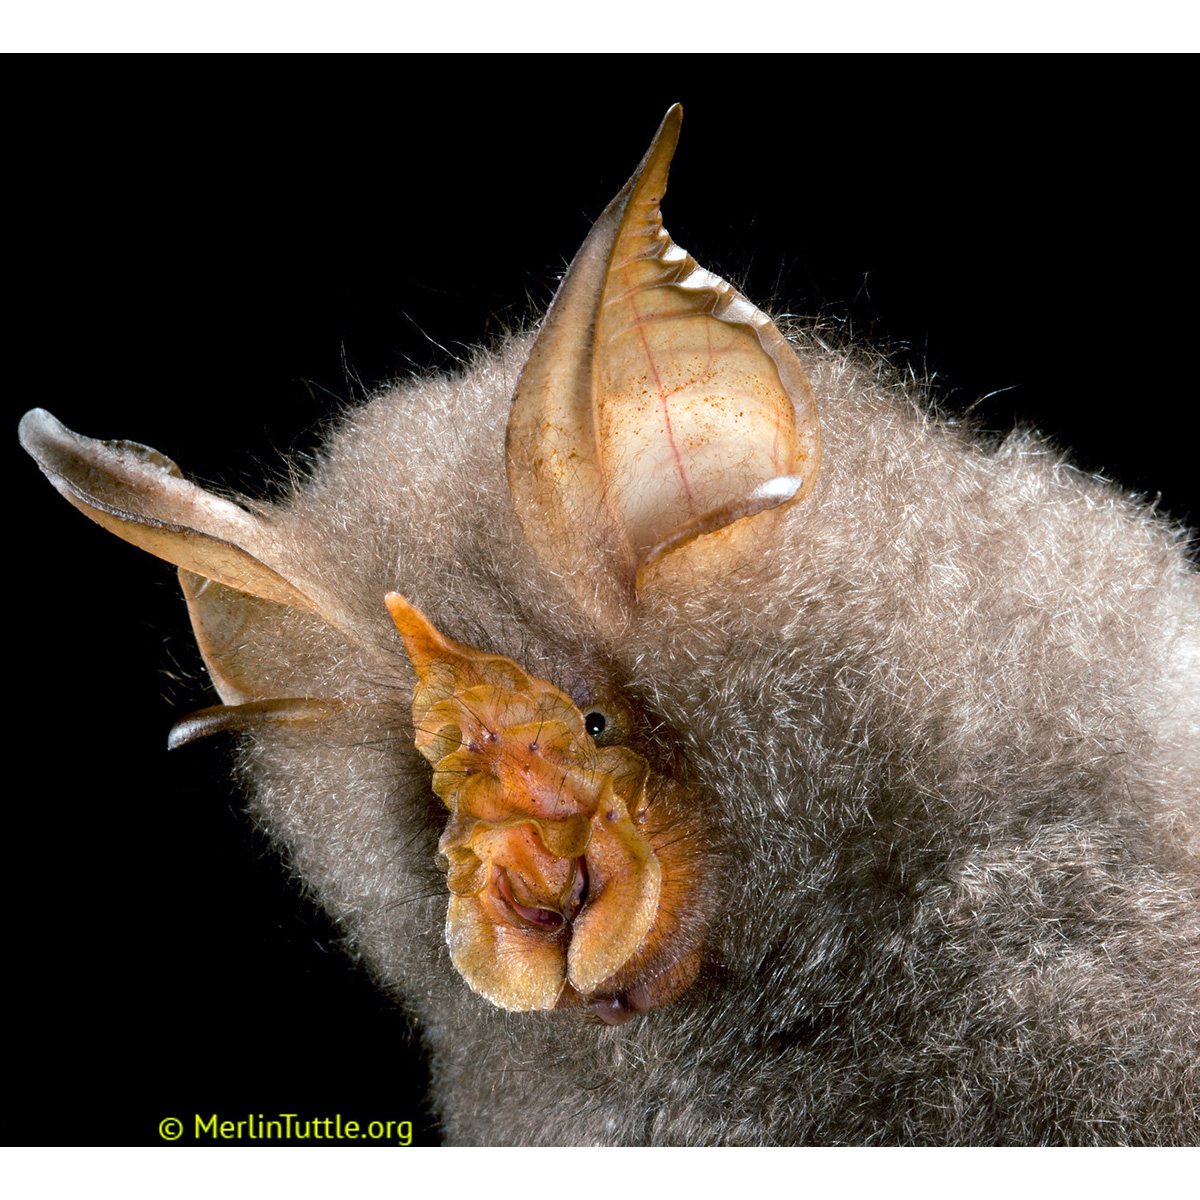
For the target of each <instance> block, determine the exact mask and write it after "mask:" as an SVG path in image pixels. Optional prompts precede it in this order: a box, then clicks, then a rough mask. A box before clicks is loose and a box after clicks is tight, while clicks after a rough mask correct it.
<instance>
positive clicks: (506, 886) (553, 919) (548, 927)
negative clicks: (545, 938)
mask: <svg viewBox="0 0 1200 1200" xmlns="http://www.w3.org/2000/svg"><path fill="white" fill-rule="evenodd" d="M496 887H497V889H498V890H499V892H500V895H501V896H502V897H503V898H504V901H505V903H506V904H507V905H508V906H509V907H510V908H511V909H512V910H513V912H515V913H516V914H517V916H519V917H521V918H523V919H524V920H526V921H528V922H529V923H530V924H531V925H534V926H536V927H537V928H538V929H541V930H544V931H545V932H546V933H557V932H558V931H559V930H560V929H561V928H562V927H563V926H564V925H565V924H566V923H567V918H566V917H564V916H563V915H562V913H560V912H558V911H556V910H555V909H553V908H536V907H534V906H533V905H529V904H522V903H521V902H520V901H519V900H518V899H517V898H516V897H515V896H514V895H513V891H512V885H511V884H510V883H509V881H508V875H507V874H506V873H505V872H504V871H497V872H496Z"/></svg>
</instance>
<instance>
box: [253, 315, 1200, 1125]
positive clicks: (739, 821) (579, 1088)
mask: <svg viewBox="0 0 1200 1200" xmlns="http://www.w3.org/2000/svg"><path fill="white" fill-rule="evenodd" d="M793 338H794V341H795V344H796V347H797V352H798V353H799V355H800V357H801V360H802V362H803V364H804V366H805V369H806V370H807V371H808V373H809V376H810V378H811V380H812V382H813V386H814V388H815V390H816V392H817V395H818V397H819V401H820V405H821V416H822V425H823V437H824V441H825V459H824V467H823V470H822V475H821V478H820V481H819V482H818V485H817V490H816V491H815V492H814V494H813V495H812V497H811V498H810V499H809V500H807V501H805V502H804V503H802V504H801V505H800V506H798V507H797V508H796V509H794V510H792V512H791V514H790V515H789V517H788V519H787V523H786V526H785V531H784V534H783V537H782V539H781V541H780V543H779V544H778V545H777V546H773V547H771V549H770V551H769V553H768V554H766V555H765V556H764V558H763V561H762V562H761V564H760V565H759V569H758V571H757V573H756V574H755V575H754V576H753V577H748V578H745V579H740V580H737V581H736V586H730V581H721V583H720V586H717V587H714V588H712V589H710V590H708V591H697V592H694V593H692V594H689V595H687V596H681V597H678V598H677V599H676V600H675V602H674V603H673V604H670V605H668V606H664V607H661V608H658V609H655V610H654V611H640V612H639V613H638V614H637V617H636V619H635V621H634V622H633V624H632V625H631V627H630V628H628V629H627V630H626V631H624V633H623V634H622V636H621V637H619V638H612V639H606V638H604V637H602V636H601V635H599V634H598V633H596V632H595V631H593V630H591V629H589V628H588V627H587V626H586V625H585V624H584V623H582V622H581V620H580V618H579V616H578V612H577V610H576V608H575V607H573V605H572V604H571V602H570V600H569V599H568V598H567V597H566V596H565V595H564V594H563V593H562V592H561V591H560V590H559V589H558V588H557V586H556V584H555V581H554V580H553V579H552V578H550V577H548V575H547V574H546V572H545V571H544V569H543V568H542V567H541V566H540V564H539V563H538V562H537V561H536V559H535V558H534V556H533V554H532V552H531V551H530V550H529V549H528V548H527V547H526V545H525V543H524V540H523V538H522V537H521V534H520V530H519V528H518V526H517V524H516V521H515V518H514V516H513V513H512V510H511V504H510V501H509V495H508V488H507V484H506V482H505V479H504V470H503V453H502V448H503V437H504V427H505V422H506V420H507V410H508V403H509V399H510V397H511V394H512V390H513V384H514V381H515V376H516V372H517V371H518V370H519V367H520V364H521V362H522V361H523V356H524V354H525V352H526V351H527V349H528V344H529V343H528V339H525V338H519V337H518V338H514V339H512V340H511V341H510V342H509V343H508V344H507V345H506V346H504V347H503V348H502V349H501V350H500V351H498V352H496V353H482V352H481V353H480V354H479V355H477V356H476V359H475V361H474V363H473V364H472V366H471V367H470V368H469V369H468V370H466V371H465V372H464V373H463V374H461V375H459V376H455V377H444V378H435V379H428V380H421V381H417V382H415V383H412V384H409V385H406V386H399V387H397V388H395V389H392V390H388V391H386V392H384V393H382V394H380V395H378V396H376V397H375V398H373V399H372V400H371V401H370V402H369V403H368V404H367V405H366V406H364V407H362V408H360V409H357V410H354V411H351V412H349V413H347V414H346V415H345V416H344V417H343V419H342V420H341V421H340V423H339V424H338V425H337V427H336V428H335V429H334V430H333V432H332V433H331V435H330V437H329V439H328V442H327V444H326V446H325V449H324V450H323V452H322V454H321V455H320V457H319V460H318V462H317V463H316V465H315V467H314V470H313V472H312V474H311V477H309V478H308V479H306V480H304V481H303V482H301V483H300V484H299V485H298V486H297V488H296V489H295V491H294V493H293V494H292V495H291V496H290V497H289V498H288V499H287V500H286V501H284V502H282V503H281V504H280V505H279V506H277V507H276V508H273V509H267V510H265V511H267V512H268V514H269V516H270V519H271V521H272V522H273V524H274V527H275V529H276V532H277V535H278V538H279V543H280V546H281V547H282V555H283V557H284V559H285V560H286V561H287V562H289V563H294V564H303V569H304V572H305V573H306V574H307V575H308V576H310V577H311V578H313V579H314V580H316V581H317V582H319V583H320V584H321V585H322V586H323V587H324V588H325V589H327V590H328V591H330V592H332V593H334V594H336V595H337V596H338V597H339V600H340V601H341V603H342V605H343V606H344V607H345V609H346V610H347V611H349V612H350V613H352V614H353V616H354V619H355V625H356V628H357V629H359V630H360V631H361V634H362V636H361V638H360V639H359V640H357V641H354V642H347V641H343V640H342V639H340V638H339V637H336V636H335V635H333V634H331V633H330V632H329V630H328V629H327V628H326V627H325V626H323V625H322V624H321V623H320V622H318V621H316V620H314V619H311V618H306V617H303V616H300V615H294V614H293V615H289V617H288V619H287V620H286V622H284V623H283V624H281V625H280V626H279V627H278V628H276V629H273V630H270V631H261V636H262V637H263V639H264V646H263V650H262V654H261V657H262V658H264V659H272V660H274V662H275V663H277V664H278V665H277V667H276V668H275V669H276V671H277V680H278V686H279V688H280V689H281V691H280V694H299V695H304V694H307V695H318V696H341V697H344V698H346V699H348V700H352V701H353V702H355V704H356V705H357V707H356V708H355V709H354V710H353V711H352V713H351V714H350V715H348V716H346V717H343V718H340V719H339V720H338V721H337V722H336V723H329V724H326V725H323V726H319V727H314V728H309V729H306V730H297V729H286V728H274V729H264V730H262V731H261V732H258V733H256V734H255V735H254V737H253V739H252V740H251V739H247V744H246V745H245V747H244V750H243V757H242V762H241V771H242V774H243V778H244V780H245V781H246V783H247V785H248V788H249V790H250V792H251V794H252V796H253V805H254V807H255V810H256V812H257V813H258V814H259V815H260V817H261V818H262V820H263V821H264V822H265V823H266V824H267V825H268V827H269V828H270V829H271V830H272V832H273V834H274V835H275V836H276V837H277V839H278V840H279V842H280V844H281V845H283V846H285V847H286V848H287V851H288V853H289V855H290V857H291V859H292V861H293V862H294V864H295V866H296V868H297V870H298V871H299V872H300V873H301V875H302V876H303V877H304V878H305V879H306V880H308V881H309V883H310V884H311V885H312V887H313V889H314V890H315V892H316V894H317V895H318V896H319V897H320V899H321V901H322V903H323V904H324V905H325V906H326V907H327V908H328V909H329V911H330V912H331V913H333V914H334V915H335V917H336V918H337V920H338V921H339V922H340V923H341V924H342V925H343V926H344V927H345V928H346V930H347V931H348V932H349V933H350V935H351V936H352V937H353V939H354V941H355V943H356V945H357V946H358V947H359V948H360V949H361V952H362V953H363V955H364V956H365V958H366V959H367V960H368V961H369V962H370V963H371V964H372V967H373V969H374V970H375V972H376V973H377V974H378V976H379V978H380V979H381V981H382V982H383V983H384V984H385V985H386V986H388V987H389V988H391V989H393V990H394V991H395V992H396V993H397V994H399V995H400V996H402V997H403V999H404V1003H405V1004H406V1006H407V1007H408V1008H409V1009H410V1010H411V1011H412V1012H413V1013H414V1014H415V1015H416V1017H417V1019H418V1020H419V1022H420V1024H421V1027H422V1029H423V1030H424V1036H425V1038H426V1039H427V1041H428V1043H429V1045H430V1047H431V1048H432V1053H433V1059H434V1103H435V1105H436V1107H437V1109H438V1111H439V1112H440V1114H441V1118H442V1122H443V1129H444V1132H445V1135H446V1137H447V1139H448V1140H450V1141H456V1142H460V1143H477V1142H487V1143H498V1142H525V1143H543V1144H544V1143H554V1142H568V1143H605V1144H613V1143H616V1144H631V1143H634V1144H640V1143H646V1142H653V1143H669V1144H711V1143H718V1142H721V1143H735V1144H764V1143H783V1144H792V1143H802V1142H812V1143H829V1142H836V1143H858V1144H862V1143H882V1142H892V1143H895V1142H903V1143H912V1142H938V1143H946V1142H960V1143H961V1142H1002V1143H1041V1142H1055V1143H1058V1142H1070V1143H1122V1142H1157V1143H1194V1142H1196V1141H1197V1140H1198V1139H1200V1133H1198V1124H1200V1123H1198V1121H1197V1113H1196V1105H1197V1097H1198V1095H1200V1065H1198V1063H1197V1046H1198V1045H1200V795H1198V790H1200V789H1198V785H1197V782H1196V774H1197V772H1196V765H1197V763H1196V760H1197V748H1196V747H1197V738H1198V736H1200V684H1198V682H1197V680H1198V673H1200V582H1198V580H1197V576H1196V574H1195V573H1194V572H1193V571H1192V569H1191V567H1190V566H1189V564H1188V562H1187V559H1186V557H1185V553H1184V550H1185V547H1184V542H1183V539H1182V537H1181V535H1180V533H1179V531H1177V530H1175V529H1173V528H1171V527H1170V526H1168V525H1167V524H1166V523H1165V522H1163V521H1161V520H1160V519H1159V518H1157V517H1155V516H1154V515H1152V514H1151V512H1150V511H1149V510H1148V509H1147V508H1146V507H1145V506H1143V505H1141V504H1140V503H1138V502H1136V501H1135V500H1133V499H1131V498H1129V497H1127V496H1125V495H1123V494H1121V493H1120V492H1119V491H1117V490H1116V489H1114V488H1113V487H1112V486H1111V485H1108V484H1105V483H1102V482H1099V481H1097V480H1095V479H1091V478H1088V477H1086V476H1084V475H1081V474H1080V473H1078V472H1076V471H1074V470H1073V469H1071V468H1070V467H1069V466H1067V465H1065V464H1064V463H1063V462H1062V461H1061V460H1060V458H1059V456H1058V455H1056V454H1055V453H1053V452H1051V451H1050V450H1049V449H1048V448H1046V447H1045V446H1043V445H1041V444H1040V443H1039V442H1038V441H1037V440H1036V439H1034V438H1032V437H1031V436H1027V435H1014V437H1012V438H1010V439H1009V440H1008V441H1007V442H1005V443H1004V444H1003V445H1002V446H1000V447H990V446H988V445H986V444H984V443H982V442H977V441H975V440H973V439H972V437H971V436H970V435H969V434H968V433H966V432H964V431H962V430H961V429H958V428H955V427H950V426H947V425H945V424H943V423H941V422H940V421H939V420H938V419H936V418H935V417H934V416H932V415H931V414H930V411H929V408H928V405H927V402H926V400H925V398H924V397H923V396H922V395H921V394H920V393H919V390H918V389H916V388H915V387H913V386H912V385H909V384H906V383H904V382H902V381H901V380H899V379H897V378H893V377H892V376H890V375H889V373H888V372H887V370H886V369H885V368H884V367H882V366H881V365H879V364H877V363H875V362H873V361H871V360H870V359H868V358H866V357H865V356H863V355H861V354H859V353H846V352H843V351H842V350H840V349H836V348H831V347H828V346H826V345H824V344H823V343H822V341H821V338H820V335H819V332H814V331H812V330H803V329H797V330H794V331H793ZM389 590H399V591H401V592H403V593H404V594H405V595H406V596H408V597H409V599H410V600H412V601H413V602H414V603H416V604H418V605H419V606H420V607H422V608H423V609H424V610H425V611H426V612H427V613H428V614H429V615H430V617H431V618H432V619H433V620H434V622H435V623H436V624H437V625H438V627H439V628H440V629H442V630H443V631H444V632H446V633H447V634H449V635H450V636H452V637H454V638H457V639H459V640H461V641H465V642H467V643H469V644H471V645H475V646H479V647H481V648H485V649H490V650H495V651H498V652H501V653H504V654H506V655H509V656H511V657H513V658H515V659H517V660H518V661H519V662H520V663H521V664H522V665H523V666H524V667H525V668H526V669H527V670H528V671H530V672H531V673H533V674H537V675H540V676H543V677H545V678H549V679H551V680H553V681H555V682H556V683H558V684H559V685H560V686H562V687H564V689H566V690H567V691H569V692H571V693H572V694H573V695H574V697H575V698H576V699H577V701H579V702H584V701H585V700H586V699H587V695H588V692H589V691H590V690H591V689H593V688H596V687H599V686H604V685H607V684H610V683H612V682H615V683H617V684H618V685H619V686H620V687H621V688H622V690H623V691H624V692H625V694H626V695H627V696H628V697H629V698H630V699H631V701H632V702H633V703H634V704H635V705H636V706H637V707H639V709H641V711H643V712H644V713H645V714H647V717H648V722H647V723H648V726H649V732H648V733H647V734H646V739H647V741H646V744H645V746H644V748H645V749H646V750H647V752H648V753H649V754H651V755H652V756H654V757H656V758H657V759H660V760H664V761H674V762H677V763H680V764H682V767H683V769H685V770H686V771H687V772H688V773H690V774H693V775H695V776H696V777H697V778H699V779H700V780H702V781H703V783H704V785H705V787H706V789H707V800H706V811H705V816H706V820H707V823H708V826H709V828H710V830H711V839H712V842H713V844H714V846H715V848H716V849H717V852H718V855H719V858H720V863H721V867H720V873H719V875H716V876H714V887H716V888H717V889H718V890H719V899H718V903H717V904H716V906H715V907H716V919H715V923H714V927H713V930H712V933H711V935H710V938H709V941H708V945H707V952H706V960H705V965H704V967H703V970H702V973H701V977H700V980H699V981H698V982H697V984H696V985H695V986H694V987H693V988H692V989H691V990H690V991H689V992H688V993H687V994H686V995H685V996H684V997H683V998H681V999H680V1000H678V1001H677V1002H675V1003H674V1004H672V1005H669V1006H667V1007H665V1008H662V1009H659V1010H655V1011H654V1012H653V1013H651V1014H650V1015H649V1016H648V1017H647V1018H645V1019H642V1020H637V1021H634V1022H632V1023H630V1024H628V1025H625V1026H622V1027H620V1028H616V1029H610V1028H606V1027H602V1026H599V1025H596V1024H594V1023H592V1022H591V1021H590V1020H588V1019H587V1018H586V1017H583V1016H581V1015H579V1014H575V1013H571V1012H564V1013H557V1012H555V1013H541V1014H520V1015H518V1014H508V1013H503V1012H500V1011H498V1010H496V1009H494V1008H492V1007H490V1006H489V1005H487V1004H486V1003H485V1002H483V1001H482V1000H480V999H479V998H478V997H476V996H474V995H473V994H472V993H471V992H469V991H468V989H467V988H466V986H465V985H464V984H463V982H462V980H461V979H460V978H459V976H458V975H457V973H456V972H455V971H454V970H453V968H452V967H451V965H450V963H449V959H448V956H447V952H446V949H445V945H444V940H443V929H442V925H443V919H444V911H445V899H444V885H443V881H442V878H441V876H440V873H439V872H438V871H437V869H436V866H435V862H434V845H435V843H436V839H437V833H438V829H439V826H440V823H441V821H442V820H443V819H444V810H442V809H441V807H440V804H439V802H437V801H436V799H435V798H434V797H433V796H432V794H431V793H430V791H429V784H428V779H429V773H428V768H427V766H426V765H425V763H424V762H423V760H421V759H420V758H419V757H418V755H417V754H416V752H415V750H414V749H413V748H412V731H411V720H410V715H409V706H410V704H411V688H412V677H411V673H410V670H409V668H408V664H407V661H406V659H405V658H404V655H403V653H402V651H401V648H400V646H399V642H398V639H397V637H396V635H395V632H394V630H393V628H392V626H391V623H390V621H389V620H388V618H387V614H386V612H385V611H384V609H383V607H382V596H383V594H384V593H385V592H387V591H389Z"/></svg>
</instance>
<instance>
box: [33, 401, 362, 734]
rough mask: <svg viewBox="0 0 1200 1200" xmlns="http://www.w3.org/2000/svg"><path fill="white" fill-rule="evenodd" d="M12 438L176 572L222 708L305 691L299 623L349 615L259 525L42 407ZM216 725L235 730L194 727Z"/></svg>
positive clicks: (324, 623)
mask: <svg viewBox="0 0 1200 1200" xmlns="http://www.w3.org/2000/svg"><path fill="white" fill-rule="evenodd" d="M20 435H21V444H22V445H23V446H24V447H25V449H26V450H27V451H28V452H29V453H30V454H31V455H32V456H33V458H34V459H35V460H36V461H37V464H38V466H39V467H41V469H42V471H43V472H44V473H45V475H46V476H47V478H48V479H49V480H50V482H51V483H52V484H53V485H54V486H55V488H57V489H58V491H59V492H61V493H62V495H63V496H65V497H66V499H67V500H69V501H70V502H71V504H73V505H74V506H75V507H76V508H77V509H79V510H80V512H82V513H84V514H85V515H86V516H88V517H90V518H91V519H92V520H93V521H95V522H96V523H97V524H99V525H102V526H103V527H104V528H105V529H107V530H109V531H110V532H112V533H115V534H116V535H117V536H118V537H120V538H123V539H124V540H125V541H128V542H132V543H133V544H134V545H135V546H140V547H141V548H142V549H143V550H148V551H149V552H150V553H151V554H155V555H157V556H158V557H159V558H164V559H166V560H167V561H168V562H172V563H175V564H176V565H177V566H178V567H179V568H180V570H179V581H180V585H181V587H182V588H183V593H184V596H185V598H186V599H187V604H188V612H189V614H190V615H191V619H192V628H193V630H194V632H195V634H196V641H197V643H198V645H199V647H200V653H201V654H202V656H203V658H204V662H205V665H206V666H207V667H208V671H209V674H210V675H211V677H212V681H213V684H214V686H215V687H216V689H217V692H218V694H219V695H220V697H221V699H222V700H223V701H224V702H225V703H226V704H227V705H233V706H242V705H248V704H256V703H257V704H261V703H262V702H266V701H271V702H272V703H274V702H275V701H274V700H273V699H272V698H275V697H281V696H282V697H291V696H296V695H297V694H299V695H300V697H301V699H302V698H303V696H304V694H305V693H306V691H307V689H306V687H305V681H304V678H303V669H302V666H301V665H300V664H298V663H296V662H295V661H294V655H293V654H291V653H289V649H290V647H291V645H292V644H293V643H297V641H298V640H299V641H303V640H304V639H303V638H302V637H301V638H299V639H298V638H297V636H296V635H298V634H299V633H300V627H302V626H308V627H309V629H308V633H309V634H312V633H319V631H320V630H321V629H322V628H325V627H328V626H332V627H334V628H338V629H341V628H343V627H344V626H345V624H346V622H344V621H342V620H340V619H339V614H338V613H337V611H336V609H335V608H334V607H333V605H331V604H329V603H327V602H325V601H323V600H322V599H321V598H320V595H319V592H318V589H317V588H315V587H313V586H312V585H311V584H310V583H308V582H306V581H304V580H303V579H301V578H299V577H298V576H297V575H296V574H295V573H294V572H292V571H290V570H288V569H287V568H286V567H285V566H284V565H283V562H282V560H283V555H282V554H281V552H280V551H279V549H278V547H277V544H276V541H275V538H274V536H273V534H272V531H271V529H270V526H269V525H268V523H267V522H266V521H264V520H262V519H261V518H259V517H256V516H255V515H254V514H252V513H250V512H247V511H246V510H245V509H242V508H239V507H238V506H237V505H236V504H233V503H231V502H230V501H228V500H223V499H221V498H220V497H219V496H214V495H213V494H212V493H210V492H207V491H205V490H204V489H203V488H200V487H197V486H196V485H195V484H193V483H189V482H188V481H187V480H186V479H185V478H184V477H183V475H182V473H181V472H180V470H179V468H178V467H177V466H176V465H175V463H173V462H172V461H171V460H170V459H169V458H167V457H166V456H165V455H163V454H160V453H159V452H158V451H157V450H152V449H150V448H149V447H148V446H142V445H139V444H138V443H136V442H126V441H109V442H102V441H96V440H93V439H91V438H85V437H80V436H79V435H78V434H75V433H72V432H71V430H69V429H67V428H66V427H65V426H64V425H62V424H61V423H60V422H59V421H57V420H55V418H54V417H53V416H51V415H50V414H49V413H48V412H46V411H45V410H43V409H34V410H33V411H32V412H29V413H26V415H25V417H24V419H23V420H22V422H21V428H20ZM289 631H291V633H290V634H289ZM281 639H284V640H288V646H286V647H283V646H281ZM289 639H290V640H289ZM289 703H292V704H293V705H295V704H296V703H297V701H289ZM314 703H320V704H324V705H326V707H328V706H329V705H330V704H331V703H332V702H328V701H321V702H314ZM264 711H268V712H269V713H270V716H271V718H272V719H278V718H279V714H278V713H275V712H274V711H273V710H264ZM299 711H302V710H300V709H298V710H297V712H299ZM303 711H305V712H308V710H303ZM321 711H322V712H323V711H324V710H321ZM316 712H317V710H316V709H313V710H312V711H311V712H308V715H309V716H312V715H313V714H314V713H316ZM291 715H292V716H295V713H292V714H291ZM239 720H240V718H239ZM244 724H245V723H244V722H243V726H244ZM224 727H228V728H233V727H234V726H233V724H231V723H230V721H229V720H228V719H227V720H226V722H225V725H224V726H222V725H221V723H220V722H216V721H211V720H210V721H209V722H208V723H207V725H205V726H204V728H203V730H201V732H210V731H213V730H216V729H218V728H224ZM197 728H199V727H197ZM192 736H199V734H196V733H195V732H194V731H193V733H192ZM183 740H187V739H183Z"/></svg>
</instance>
